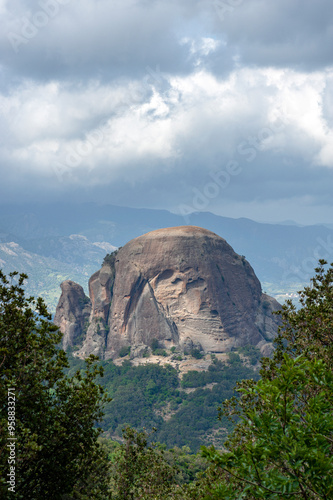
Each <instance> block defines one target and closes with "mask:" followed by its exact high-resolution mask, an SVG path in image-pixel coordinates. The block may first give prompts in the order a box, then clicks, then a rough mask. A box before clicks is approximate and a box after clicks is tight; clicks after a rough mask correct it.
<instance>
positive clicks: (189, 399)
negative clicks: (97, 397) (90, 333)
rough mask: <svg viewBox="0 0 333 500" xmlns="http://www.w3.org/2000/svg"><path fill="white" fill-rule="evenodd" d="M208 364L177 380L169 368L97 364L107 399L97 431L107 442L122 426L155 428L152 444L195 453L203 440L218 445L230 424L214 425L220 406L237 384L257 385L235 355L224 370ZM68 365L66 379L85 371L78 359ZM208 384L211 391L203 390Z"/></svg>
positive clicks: (253, 375) (255, 375)
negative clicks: (101, 370) (252, 383)
mask: <svg viewBox="0 0 333 500" xmlns="http://www.w3.org/2000/svg"><path fill="white" fill-rule="evenodd" d="M244 351H246V352H247V351H250V352H251V353H253V352H255V356H256V357H255V359H258V358H259V355H260V352H259V353H258V352H256V351H259V350H254V349H253V348H252V349H250V350H249V349H243V352H244ZM252 356H253V354H252ZM212 358H213V360H212V364H211V365H210V367H209V369H208V371H204V372H197V371H190V372H187V373H185V374H184V376H183V378H182V380H180V379H179V377H178V373H177V371H176V369H175V368H173V367H171V366H170V365H166V366H160V365H157V364H153V363H151V364H147V365H141V366H137V367H135V366H132V364H131V361H129V360H125V361H123V363H122V365H121V366H116V365H115V364H113V363H112V361H103V362H100V363H99V364H98V365H99V366H100V367H102V368H103V373H104V375H103V377H101V378H99V379H98V383H99V384H101V386H103V388H104V389H105V391H106V392H107V394H108V395H109V396H110V397H111V398H112V401H110V402H109V403H107V404H106V406H105V408H104V418H103V422H102V423H101V428H102V429H103V430H104V431H106V434H107V435H108V436H121V435H122V429H123V427H124V426H125V425H128V426H130V427H134V428H135V429H137V430H140V431H142V430H143V429H147V430H149V431H150V430H151V429H153V428H155V429H156V431H155V432H154V436H153V439H154V440H155V441H159V442H160V443H162V444H166V445H167V447H168V448H172V447H173V446H179V447H182V446H185V445H186V446H188V447H189V448H190V449H191V451H194V452H197V451H198V450H199V449H200V446H201V445H203V444H207V435H208V434H211V440H210V442H209V444H216V443H217V442H220V444H222V443H223V441H224V440H225V438H226V435H227V432H228V431H230V430H231V429H232V427H233V424H232V422H231V421H230V420H228V419H227V417H223V418H222V422H219V421H218V419H217V416H218V408H219V406H220V405H221V401H224V400H225V399H228V398H231V397H232V396H233V395H234V387H235V385H236V383H237V382H239V381H241V380H242V379H248V378H254V379H257V378H258V372H255V371H254V370H253V369H252V368H250V367H247V366H244V364H243V362H242V359H241V358H240V356H239V355H238V354H237V353H234V352H232V353H230V354H229V362H228V364H226V363H222V362H221V361H218V360H217V359H216V358H215V357H214V355H213V356H212ZM69 361H70V366H71V369H70V370H69V373H70V374H71V375H73V374H74V373H75V371H76V370H77V369H80V368H81V369H82V368H83V366H84V362H83V361H81V360H78V359H77V358H73V357H71V358H70V360H69ZM208 384H212V385H210V387H209V388H205V386H207V385H208ZM186 389H191V390H193V392H192V391H191V392H187V391H186ZM163 416H164V418H163Z"/></svg>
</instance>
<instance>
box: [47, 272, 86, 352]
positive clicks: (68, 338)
mask: <svg viewBox="0 0 333 500" xmlns="http://www.w3.org/2000/svg"><path fill="white" fill-rule="evenodd" d="M60 286H61V296H60V299H59V302H58V306H57V310H56V314H55V317H54V323H55V324H56V325H58V326H59V327H60V330H61V331H62V333H63V334H64V336H63V341H62V342H63V348H64V349H65V350H67V349H69V348H73V347H75V346H78V344H80V343H82V342H83V340H84V338H83V335H84V332H85V329H86V326H87V324H88V320H89V317H90V312H91V302H90V300H89V299H88V297H86V296H85V294H84V291H83V288H82V286H80V285H78V284H77V283H74V282H73V281H70V280H68V281H64V282H63V283H61V285H60Z"/></svg>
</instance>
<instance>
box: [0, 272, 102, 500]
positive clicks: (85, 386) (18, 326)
mask: <svg viewBox="0 0 333 500" xmlns="http://www.w3.org/2000/svg"><path fill="white" fill-rule="evenodd" d="M26 279H27V276H26V275H25V274H21V275H20V276H19V277H18V273H11V274H10V275H9V278H7V277H6V276H5V275H4V274H3V273H2V272H1V271H0V365H1V375H0V379H1V384H0V400H1V414H0V465H1V470H2V471H4V472H5V471H8V462H7V460H8V448H7V444H8V427H7V418H8V414H7V411H8V405H7V401H8V399H7V391H8V388H14V389H15V398H16V415H15V418H16V420H15V423H16V425H15V431H14V432H15V437H16V438H17V439H16V441H15V443H16V463H15V467H16V469H15V472H16V489H15V491H16V495H15V498H18V499H34V500H39V499H45V498H48V499H51V500H52V499H59V498H60V497H61V495H64V498H82V499H88V498H97V499H98V498H101V499H102V498H103V499H105V498H108V486H107V477H108V464H107V461H106V458H105V456H104V454H103V453H102V451H101V449H100V446H99V444H98V442H97V437H98V434H99V430H98V429H96V428H94V423H96V422H100V421H101V419H102V416H103V412H102V407H103V405H104V404H105V402H106V401H107V398H106V396H105V394H104V390H103V388H102V387H101V386H100V385H98V384H96V382H95V380H96V377H97V376H101V375H102V369H101V368H100V367H98V366H97V365H96V363H95V360H96V358H95V357H90V358H88V360H87V362H86V366H85V372H84V373H82V372H81V371H78V372H76V374H75V376H74V377H68V376H66V375H64V368H65V367H66V366H68V363H67V358H66V354H65V353H64V352H63V351H62V350H59V349H58V347H57V346H58V344H59V342H60V340H61V333H60V332H59V331H58V329H57V327H55V326H54V325H53V324H52V323H51V321H50V320H51V317H50V315H49V314H48V312H47V309H46V306H45V304H44V302H43V300H42V299H41V298H38V299H34V298H33V297H26V296H25V292H24V288H23V285H24V281H25V280H26ZM5 478H6V472H5V473H4V474H3V475H2V478H1V480H0V497H1V498H7V497H8V496H7V493H8V490H7V487H8V484H6V479H5ZM78 495H79V497H78Z"/></svg>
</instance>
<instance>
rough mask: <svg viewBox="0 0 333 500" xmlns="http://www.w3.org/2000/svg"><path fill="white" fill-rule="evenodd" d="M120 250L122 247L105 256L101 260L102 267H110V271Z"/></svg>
mask: <svg viewBox="0 0 333 500" xmlns="http://www.w3.org/2000/svg"><path fill="white" fill-rule="evenodd" d="M121 248H122V247H119V248H118V249H117V250H114V251H113V252H111V253H108V254H106V256H105V257H104V260H103V266H109V267H111V269H114V267H115V264H116V257H117V254H118V252H119V250H120V249H121Z"/></svg>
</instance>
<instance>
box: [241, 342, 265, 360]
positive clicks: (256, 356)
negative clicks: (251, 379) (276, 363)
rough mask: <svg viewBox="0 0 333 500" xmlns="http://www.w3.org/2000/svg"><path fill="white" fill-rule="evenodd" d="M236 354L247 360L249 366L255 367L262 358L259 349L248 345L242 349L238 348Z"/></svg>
mask: <svg viewBox="0 0 333 500" xmlns="http://www.w3.org/2000/svg"><path fill="white" fill-rule="evenodd" d="M238 352H239V354H242V355H243V356H246V357H247V358H248V359H249V361H250V363H251V365H256V364H257V363H258V361H260V359H261V358H262V355H261V352H260V349H258V348H257V347H255V346H253V345H250V344H249V345H245V346H243V347H239V348H238Z"/></svg>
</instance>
